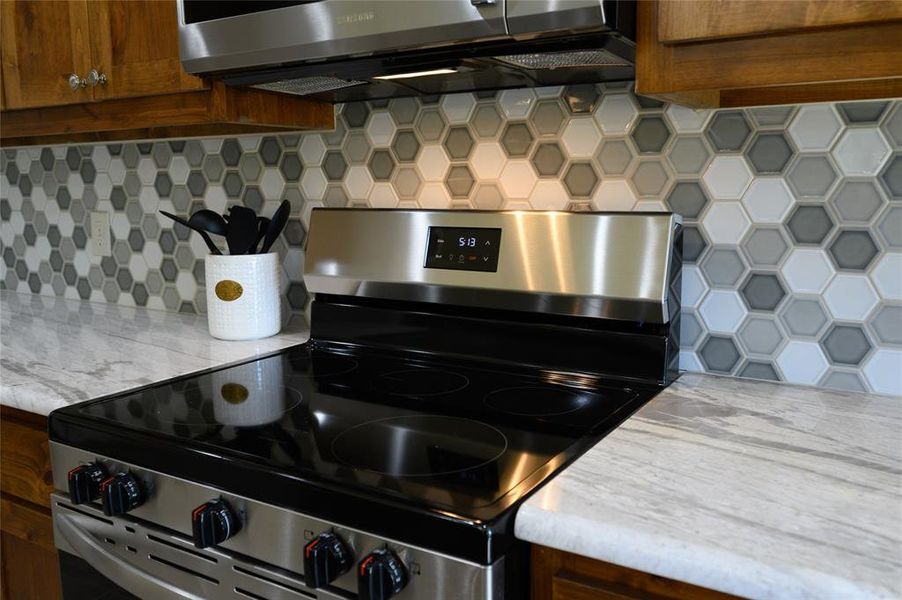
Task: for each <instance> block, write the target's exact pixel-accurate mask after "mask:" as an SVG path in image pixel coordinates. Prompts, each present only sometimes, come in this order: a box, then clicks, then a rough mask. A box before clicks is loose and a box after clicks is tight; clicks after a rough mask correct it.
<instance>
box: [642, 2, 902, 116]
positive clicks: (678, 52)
mask: <svg viewBox="0 0 902 600" xmlns="http://www.w3.org/2000/svg"><path fill="white" fill-rule="evenodd" d="M638 6H639V14H638V31H637V42H636V44H637V53H636V54H637V55H636V90H637V92H638V93H640V94H643V95H647V96H653V97H656V98H659V99H662V100H667V101H672V102H677V103H679V104H684V105H688V106H694V107H722V106H752V105H761V104H788V103H797V102H826V101H838V100H861V99H868V98H886V97H898V96H902V43H900V41H899V40H902V0H788V1H781V2H773V1H772V0H697V1H693V2H685V1H680V0H648V1H643V2H640V3H639V5H638Z"/></svg>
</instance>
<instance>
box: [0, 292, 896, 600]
mask: <svg viewBox="0 0 902 600" xmlns="http://www.w3.org/2000/svg"><path fill="white" fill-rule="evenodd" d="M306 339H307V332H306V331H294V332H292V331H288V332H283V333H281V334H279V335H277V336H274V337H271V338H267V339H264V340H256V341H250V342H226V341H220V340H216V339H214V338H212V337H210V335H209V334H208V332H207V325H206V318H205V317H204V316H193V315H184V314H176V313H168V312H161V311H154V310H147V309H141V308H127V307H121V306H117V305H110V304H95V303H90V302H84V301H78V300H64V299H58V298H51V297H42V296H37V295H32V294H17V293H11V292H0V403H2V404H5V405H10V406H15V407H17V408H21V409H23V410H28V411H31V412H36V413H40V414H48V413H49V412H50V411H52V410H53V409H55V408H58V407H61V406H65V405H67V404H71V403H74V402H80V401H82V400H87V399H91V398H97V397H101V396H104V395H107V394H112V393H115V392H121V391H126V390H129V389H132V388H135V387H138V386H142V385H147V384H149V383H153V382H156V381H163V380H166V379H169V378H172V377H176V376H179V375H184V374H188V373H192V372H196V371H202V370H205V369H209V368H213V367H218V366H223V365H226V364H230V363H234V362H240V361H243V360H247V359H251V358H253V357H255V356H259V355H263V354H268V353H271V352H275V351H278V350H281V349H283V348H287V347H289V346H293V345H296V344H299V343H302V342H304V341H306ZM516 533H517V536H518V537H520V538H521V539H524V540H527V541H530V542H533V543H537V544H542V545H544V546H550V547H554V548H559V549H561V550H566V551H569V552H574V553H577V554H582V555H585V556H589V557H592V558H596V559H599V560H604V561H608V562H612V563H616V564H619V565H623V566H626V567H631V568H635V569H639V570H642V571H646V572H650V573H655V574H657V575H661V576H664V577H669V578H672V579H678V580H681V581H686V582H689V583H693V584H696V585H699V586H702V587H707V588H711V589H716V590H721V591H724V592H729V593H733V594H737V595H742V596H749V597H756V598H777V597H779V598H866V597H892V598H899V597H902V398H893V397H887V396H873V395H865V394H856V393H843V392H828V391H822V390H818V389H813V388H803V387H795V386H789V385H780V384H770V383H763V382H753V381H748V380H739V379H731V378H725V377H714V376H710V375H700V374H694V373H693V374H686V375H684V376H683V377H682V378H681V379H680V380H679V381H678V382H677V383H675V384H674V385H672V386H670V387H669V388H667V389H666V390H664V391H663V392H662V393H661V394H659V395H658V396H657V397H656V398H654V399H653V400H652V401H651V402H650V403H649V404H648V405H646V406H645V407H644V408H642V409H641V410H640V411H639V412H638V413H636V415H634V416H633V417H632V418H630V419H629V420H628V421H627V422H625V423H624V424H623V425H621V426H620V427H619V428H618V429H617V430H615V431H614V432H612V433H611V434H610V435H608V436H607V437H606V438H605V439H603V440H602V441H601V442H600V443H599V444H598V445H597V446H595V447H594V448H593V449H591V450H590V451H589V452H587V453H586V454H585V455H583V456H582V457H581V458H579V459H578V460H577V461H576V462H575V463H574V464H572V465H571V466H570V467H568V468H567V469H565V471H564V472H562V473H561V474H560V475H558V476H557V477H556V478H554V479H553V480H552V481H551V482H549V483H548V484H547V485H545V486H544V487H543V488H542V489H541V490H539V492H537V493H536V494H535V495H533V496H532V497H531V498H530V499H529V500H527V502H526V503H525V504H524V505H522V506H521V507H520V509H519V513H518V515H517V518H516Z"/></svg>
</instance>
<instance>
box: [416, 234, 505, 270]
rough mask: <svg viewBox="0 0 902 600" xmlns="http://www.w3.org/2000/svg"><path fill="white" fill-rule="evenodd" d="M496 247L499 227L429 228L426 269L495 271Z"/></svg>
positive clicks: (497, 248)
mask: <svg viewBox="0 0 902 600" xmlns="http://www.w3.org/2000/svg"><path fill="white" fill-rule="evenodd" d="M500 246H501V229H500V228H488V227H430V228H429V243H428V244H427V247H426V268H427V269H454V270H457V271H488V272H492V273H495V272H497V271H498V250H499V248H500Z"/></svg>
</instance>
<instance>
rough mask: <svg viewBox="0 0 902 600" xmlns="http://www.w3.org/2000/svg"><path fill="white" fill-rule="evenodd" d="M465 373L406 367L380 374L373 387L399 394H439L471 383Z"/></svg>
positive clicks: (450, 391)
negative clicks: (401, 369)
mask: <svg viewBox="0 0 902 600" xmlns="http://www.w3.org/2000/svg"><path fill="white" fill-rule="evenodd" d="M469 383H470V380H469V379H467V378H466V377H465V376H464V375H460V374H458V373H454V372H452V371H444V370H441V369H405V370H403V371H392V372H390V373H386V374H384V375H379V376H378V377H376V378H374V379H373V387H374V388H375V389H376V390H378V391H380V392H387V393H389V394H396V395H398V396H439V395H441V394H451V393H454V392H457V391H460V390H462V389H464V388H465V387H467V385H469Z"/></svg>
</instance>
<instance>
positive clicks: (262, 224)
mask: <svg viewBox="0 0 902 600" xmlns="http://www.w3.org/2000/svg"><path fill="white" fill-rule="evenodd" d="M269 223H270V221H269V219H267V218H266V217H257V239H256V240H254V245H253V246H251V249H250V250H249V251H248V254H256V253H257V248H258V247H259V246H260V241H261V240H262V239H263V236H265V235H266V230H267V229H269Z"/></svg>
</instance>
